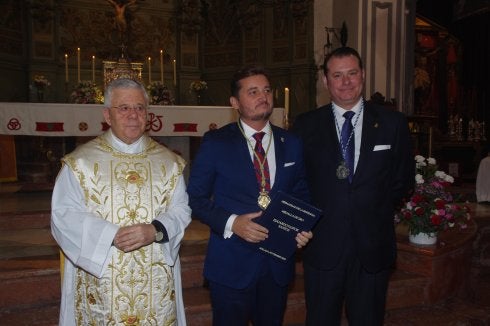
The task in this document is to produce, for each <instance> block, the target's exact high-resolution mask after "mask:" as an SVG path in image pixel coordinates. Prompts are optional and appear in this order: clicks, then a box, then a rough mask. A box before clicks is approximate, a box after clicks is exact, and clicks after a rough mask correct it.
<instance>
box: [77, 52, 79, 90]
mask: <svg viewBox="0 0 490 326" xmlns="http://www.w3.org/2000/svg"><path fill="white" fill-rule="evenodd" d="M77 76H78V82H80V48H77Z"/></svg>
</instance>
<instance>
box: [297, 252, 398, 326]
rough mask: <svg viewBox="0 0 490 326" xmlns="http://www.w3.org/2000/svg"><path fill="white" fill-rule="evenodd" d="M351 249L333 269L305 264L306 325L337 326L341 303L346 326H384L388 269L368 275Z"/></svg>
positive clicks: (340, 314)
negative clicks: (321, 268) (347, 322)
mask: <svg viewBox="0 0 490 326" xmlns="http://www.w3.org/2000/svg"><path fill="white" fill-rule="evenodd" d="M350 248H352V247H351V246H348V248H346V249H345V250H344V254H343V257H342V259H341V261H340V263H339V264H338V265H337V266H336V267H335V268H334V269H332V270H319V269H316V268H314V267H312V266H310V265H308V264H307V263H305V264H304V275H305V297H306V325H307V326H319V325H328V326H335V325H340V324H341V318H342V308H343V306H344V304H345V312H346V315H347V320H348V321H349V326H357V325H359V326H370V325H371V326H381V325H383V319H384V313H385V303H386V291H387V288H388V280H389V277H390V274H391V270H389V269H388V270H382V271H380V272H377V273H369V272H367V271H366V270H365V269H364V268H363V267H362V265H361V263H360V261H359V259H358V257H357V255H356V254H355V253H354V252H353V250H351V249H350Z"/></svg>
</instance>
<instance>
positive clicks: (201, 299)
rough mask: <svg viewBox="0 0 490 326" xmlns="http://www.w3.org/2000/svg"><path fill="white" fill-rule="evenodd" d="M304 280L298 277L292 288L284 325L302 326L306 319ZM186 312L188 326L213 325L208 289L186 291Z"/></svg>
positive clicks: (198, 288)
mask: <svg viewBox="0 0 490 326" xmlns="http://www.w3.org/2000/svg"><path fill="white" fill-rule="evenodd" d="M303 291H304V282H303V278H302V277H299V276H297V277H296V278H295V281H294V282H293V284H291V286H290V290H289V294H288V302H287V307H286V312H285V314H284V325H293V324H294V325H296V324H297V325H300V324H302V323H303V322H304V320H305V317H306V309H305V300H304V295H303ZM184 303H185V312H186V318H187V325H188V326H207V325H211V324H212V313H211V302H210V298H209V290H208V288H206V287H204V286H201V287H194V288H189V289H185V290H184Z"/></svg>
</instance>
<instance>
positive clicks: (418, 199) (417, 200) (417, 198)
mask: <svg viewBox="0 0 490 326" xmlns="http://www.w3.org/2000/svg"><path fill="white" fill-rule="evenodd" d="M423 200H424V196H422V195H420V194H414V195H413V196H412V202H413V203H415V204H418V203H420V202H422V201H423Z"/></svg>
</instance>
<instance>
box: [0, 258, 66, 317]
mask: <svg viewBox="0 0 490 326" xmlns="http://www.w3.org/2000/svg"><path fill="white" fill-rule="evenodd" d="M0 284H2V291H1V293H0V307H1V308H0V311H3V310H11V309H13V308H21V307H30V306H37V305H41V304H49V303H53V304H54V303H58V302H59V300H60V293H61V280H60V273H59V258H58V256H56V255H51V256H38V257H27V258H26V257H22V258H18V259H7V260H4V259H2V260H0Z"/></svg>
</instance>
